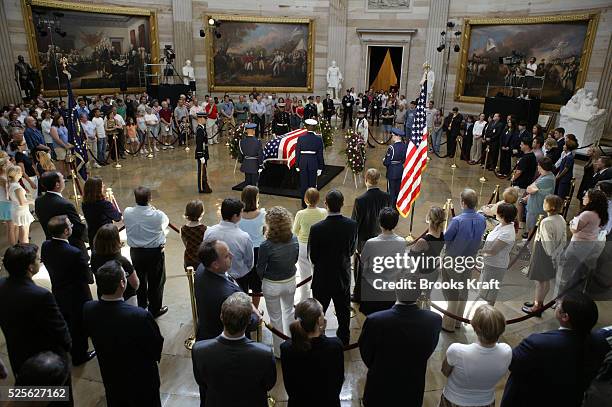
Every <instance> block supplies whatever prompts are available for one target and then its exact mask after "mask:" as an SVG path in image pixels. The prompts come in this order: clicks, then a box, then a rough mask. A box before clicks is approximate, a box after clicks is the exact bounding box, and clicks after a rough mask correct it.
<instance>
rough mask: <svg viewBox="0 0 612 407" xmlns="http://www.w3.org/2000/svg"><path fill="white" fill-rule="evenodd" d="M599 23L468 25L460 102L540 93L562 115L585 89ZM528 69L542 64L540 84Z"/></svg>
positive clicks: (557, 20)
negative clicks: (523, 90) (521, 91)
mask: <svg viewBox="0 0 612 407" xmlns="http://www.w3.org/2000/svg"><path fill="white" fill-rule="evenodd" d="M598 18H599V15H598V14H581V15H565V16H543V17H525V18H501V19H494V18H484V19H467V20H465V22H464V27H463V34H462V37H463V38H462V45H461V61H460V64H459V66H458V72H457V78H458V80H457V82H456V88H455V100H458V101H462V102H473V103H483V102H484V97H485V96H494V95H496V94H498V93H500V92H501V93H504V94H505V91H506V90H508V89H509V88H508V87H511V86H515V87H517V88H518V87H529V88H534V89H535V88H538V89H539V88H541V92H539V91H535V92H534V95H535V97H540V98H541V103H542V108H543V109H545V110H559V108H560V107H561V106H563V105H564V104H565V103H567V101H568V100H569V99H570V98H571V97H572V95H573V94H574V92H575V91H576V90H577V89H578V88H580V87H582V86H583V85H584V81H585V78H586V73H587V68H588V66H589V59H590V57H591V50H592V48H593V41H594V39H595V32H596V31H597V22H598ZM533 59H535V61H534V60H533ZM528 64H535V65H537V69H536V70H535V76H536V78H535V79H532V78H528V79H527V78H526V73H527V65H528ZM521 81H523V82H521ZM525 81H529V82H525ZM522 83H531V84H532V85H529V86H524V85H522ZM542 86H543V87H542ZM538 93H541V96H539V95H538Z"/></svg>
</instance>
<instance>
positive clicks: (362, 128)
mask: <svg viewBox="0 0 612 407" xmlns="http://www.w3.org/2000/svg"><path fill="white" fill-rule="evenodd" d="M366 114H367V110H366V109H359V111H358V112H357V121H356V122H355V133H357V134H359V135H360V136H361V139H362V140H363V142H364V144H365V143H368V147H370V148H374V146H373V145H372V143H370V139H369V137H368V134H369V130H368V129H369V124H368V119H367V117H366Z"/></svg>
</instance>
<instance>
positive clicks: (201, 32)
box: [200, 29, 206, 38]
mask: <svg viewBox="0 0 612 407" xmlns="http://www.w3.org/2000/svg"><path fill="white" fill-rule="evenodd" d="M200 37H202V38H204V37H206V31H204V29H200Z"/></svg>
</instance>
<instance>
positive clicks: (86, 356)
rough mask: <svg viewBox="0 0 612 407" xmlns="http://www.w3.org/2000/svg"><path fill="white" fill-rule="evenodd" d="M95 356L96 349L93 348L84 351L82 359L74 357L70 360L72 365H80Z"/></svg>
mask: <svg viewBox="0 0 612 407" xmlns="http://www.w3.org/2000/svg"><path fill="white" fill-rule="evenodd" d="M95 357H96V351H95V350H92V351H91V352H86V353H85V355H84V357H83V358H82V359H81V358H79V359H78V360H77V359H74V360H73V361H72V365H73V366H81V365H83V364H85V363H87V362H89V361H90V360H92V359H93V358H95Z"/></svg>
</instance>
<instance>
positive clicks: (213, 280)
mask: <svg viewBox="0 0 612 407" xmlns="http://www.w3.org/2000/svg"><path fill="white" fill-rule="evenodd" d="M198 257H199V259H200V262H201V263H202V264H200V266H199V267H198V269H197V270H196V273H195V277H194V290H195V297H196V307H197V310H198V327H197V330H196V339H197V340H202V339H212V338H215V337H217V336H218V335H219V334H220V333H221V332H222V331H223V324H222V323H221V319H220V318H219V315H220V313H221V305H222V304H223V301H225V300H226V299H227V297H229V296H230V295H232V294H234V293H236V292H243V291H242V289H241V288H240V286H239V285H238V283H236V280H234V279H233V278H232V277H231V276H230V275H229V274H227V271H228V270H229V269H230V267H231V265H232V253H231V252H230V249H229V247H228V246H227V244H226V243H225V242H223V241H221V240H207V241H204V242H203V243H202V244H201V245H200V248H199V250H198ZM252 319H253V321H252V322H253V323H252V326H251V327H253V326H256V325H257V322H259V313H258V311H257V310H256V309H255V307H253V317H252Z"/></svg>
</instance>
